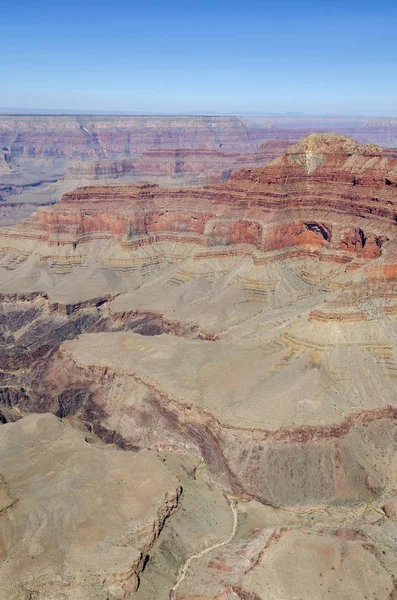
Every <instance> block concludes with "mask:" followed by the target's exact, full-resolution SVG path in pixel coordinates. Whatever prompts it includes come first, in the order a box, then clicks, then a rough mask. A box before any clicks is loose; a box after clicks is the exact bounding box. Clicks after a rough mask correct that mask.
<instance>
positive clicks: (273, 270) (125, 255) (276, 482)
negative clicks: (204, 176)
mask: <svg viewBox="0 0 397 600" xmlns="http://www.w3.org/2000/svg"><path fill="white" fill-rule="evenodd" d="M160 156H162V155H161V153H160ZM396 221H397V161H396V160H394V159H393V158H391V157H390V154H387V155H383V153H382V150H381V149H380V148H379V147H377V146H374V145H367V146H361V145H359V144H357V143H356V142H354V141H353V140H352V139H348V138H344V137H341V136H332V135H324V134H317V135H311V136H309V137H308V138H306V139H304V140H302V141H300V142H299V143H297V144H296V145H294V146H292V147H290V148H289V149H288V150H287V152H286V154H285V155H284V156H282V157H279V158H276V159H275V160H274V161H272V162H271V163H270V164H268V165H267V166H266V167H262V168H248V169H243V170H240V171H237V172H235V173H233V174H232V176H231V178H230V179H229V180H228V181H227V182H223V183H220V184H213V185H207V186H205V187H204V188H201V189H180V190H170V189H168V190H167V189H162V188H160V187H158V186H156V185H153V184H148V183H141V184H139V185H128V186H121V185H114V186H88V187H83V188H80V189H77V190H75V191H74V192H70V193H67V194H65V195H64V197H63V198H62V201H61V202H60V203H58V204H57V205H55V206H53V207H47V208H43V209H40V210H38V211H37V212H36V213H35V214H34V215H33V216H32V217H31V218H30V219H29V220H27V221H25V222H24V223H22V224H20V225H18V226H17V227H14V228H4V229H3V231H2V232H1V233H2V236H1V238H0V248H1V249H2V250H1V270H0V282H1V291H2V297H1V299H2V303H1V312H0V333H1V345H0V352H1V355H0V356H1V362H2V371H1V374H0V377H1V381H2V388H1V390H3V391H2V394H1V395H0V402H1V406H0V410H1V415H0V416H1V420H2V421H3V422H7V421H11V420H16V419H18V418H19V417H20V416H21V415H22V414H26V413H29V412H32V411H35V412H39V413H41V412H51V413H54V414H55V415H57V416H58V417H59V418H62V419H72V420H76V421H79V422H83V423H86V425H87V426H88V427H89V428H90V429H92V430H93V431H94V432H95V434H96V435H98V436H99V437H100V438H102V440H103V441H106V442H110V443H116V444H117V445H118V446H119V447H120V448H123V449H124V450H129V451H137V450H141V449H143V448H150V449H152V450H156V452H160V453H164V454H165V455H167V456H173V457H175V456H176V454H178V453H180V454H181V455H183V456H190V457H192V456H193V457H197V456H199V457H201V459H202V460H203V461H204V462H205V464H206V465H207V467H208V469H209V473H210V475H208V474H207V475H208V477H212V478H215V480H216V481H217V483H216V484H212V489H219V486H221V488H222V486H223V488H222V489H224V490H225V491H226V493H227V499H228V502H229V505H228V506H227V507H226V509H227V510H226V513H227V517H225V519H226V521H225V523H226V525H228V528H226V532H225V533H224V535H223V538H222V537H221V538H220V539H218V538H217V537H216V536H215V538H214V537H213V536H211V535H210V534H208V533H207V534H206V535H203V537H202V538H200V539H199V538H198V537H197V540H198V541H197V545H195V544H196V541H195V542H194V543H193V542H191V541H186V539H187V538H189V540H191V539H192V538H194V539H195V540H196V536H192V534H191V533H190V535H187V534H186V531H185V533H184V535H185V536H186V537H185V538H183V535H182V534H180V533H175V534H174V533H170V532H169V530H168V535H169V536H170V538H169V544H170V547H173V548H175V555H176V554H178V552H179V548H183V550H180V555H181V556H183V560H182V559H180V562H179V563H178V565H179V566H181V565H182V566H183V564H184V561H185V560H186V561H187V562H186V563H185V564H187V567H186V568H189V569H191V573H190V576H189V577H187V578H185V577H184V576H183V573H184V571H183V569H182V570H179V566H178V565H177V566H176V565H175V564H174V563H173V564H171V565H170V564H169V563H168V562H166V564H167V567H166V568H165V567H164V570H165V571H167V573H168V572H169V573H171V574H172V573H173V574H174V575H173V577H174V579H173V581H172V583H171V584H170V585H169V588H166V593H165V595H164V594H163V595H161V594H162V593H163V592H164V590H163V592H162V591H161V586H160V588H156V585H157V584H156V582H158V580H159V579H158V578H159V577H160V575H159V573H158V571H156V567H155V566H153V569H152V570H151V568H150V566H149V567H148V571H147V572H146V571H145V573H147V574H146V575H145V574H144V575H143V578H144V577H147V581H148V582H151V583H150V585H152V586H154V587H153V588H151V589H152V591H151V594H152V595H151V596H150V594H149V593H148V595H146V596H141V598H142V600H143V599H146V600H147V598H150V597H156V598H159V599H160V600H162V599H163V598H164V599H166V598H167V597H170V598H175V595H176V597H177V598H178V599H179V598H186V599H191V598H196V597H198V598H200V599H204V598H206V599H213V600H215V599H217V598H220V597H223V596H225V597H226V598H229V597H230V598H234V597H236V595H237V596H238V597H240V598H243V599H246V598H247V599H249V600H251V598H254V599H255V600H257V599H259V600H264V599H265V598H266V599H267V598H268V597H272V596H271V594H273V592H274V589H275V588H274V581H273V579H272V575H271V573H272V572H273V569H274V568H277V569H281V570H280V573H281V575H280V579H279V584H278V585H279V588H280V590H281V591H282V594H284V596H285V597H289V594H290V593H292V592H291V589H292V588H291V585H292V584H291V581H293V582H295V583H294V585H295V587H297V589H299V594H301V595H302V594H303V595H304V586H303V584H302V582H301V580H300V579H299V577H300V576H299V573H298V572H295V570H293V569H292V571H291V572H290V571H289V570H288V569H285V568H284V567H280V563H279V558H278V553H277V552H278V551H280V552H281V556H282V557H283V560H284V558H285V557H287V556H290V553H291V552H295V553H296V552H297V550H296V548H298V547H299V548H300V553H299V560H298V563H297V564H298V565H299V569H298V570H299V572H301V571H302V570H305V569H308V568H309V567H310V568H312V569H313V574H312V580H313V586H314V587H313V589H314V591H313V593H312V595H311V596H310V597H312V598H313V600H314V599H315V598H317V597H320V595H321V593H322V592H321V588H322V579H321V577H322V576H323V575H324V577H326V579H327V585H328V587H329V589H330V590H331V592H330V594H331V593H332V594H333V595H334V597H341V598H346V599H347V598H350V597H352V598H355V599H356V598H357V600H359V599H360V598H362V597H363V596H364V595H366V596H367V597H371V595H372V596H373V595H374V593H375V591H374V590H375V589H377V590H379V589H381V590H382V594H383V596H382V597H384V598H388V597H389V598H393V597H394V596H393V594H395V586H394V579H393V576H392V574H393V573H394V572H396V563H395V558H394V557H395V550H396V546H395V540H394V541H393V539H392V536H394V535H396V534H397V532H395V531H394V530H395V527H394V523H393V522H391V518H390V517H388V516H387V514H389V515H393V514H394V512H393V510H394V508H393V507H394V506H395V503H396V501H397V500H396V495H395V489H396V486H397V482H396V476H395V473H396V471H395V465H396V464H397V458H396V457H397V454H396V442H395V427H396V423H397V405H396V399H395V376H396V372H397V350H396V339H397V329H396V315H397V243H396V233H395V231H396V230H395V228H396ZM7 427H8V425H7ZM186 477H188V478H190V480H191V481H192V482H194V486H197V488H195V489H196V491H197V489H198V488H199V489H202V488H200V486H201V485H204V481H207V480H205V479H203V480H201V479H200V477H201V476H200V474H199V470H198V469H197V471H196V470H195V471H189V475H186ZM197 493H198V492H197ZM200 493H201V492H200ZM386 501H387V502H386ZM182 502H183V498H182ZM200 502H201V500H200ZM208 502H209V504H206V505H205V508H203V509H202V511H201V512H202V514H203V515H204V517H203V519H204V521H205V519H206V518H207V517H206V516H205V515H207V513H210V512H211V509H208V507H209V506H211V500H208ZM198 505H199V506H200V507H202V505H201V504H198ZM186 506H187V507H190V508H191V507H192V506H196V504H195V501H194V500H193V499H192V498H191V497H190V496H189V495H187V498H186ZM383 506H386V508H385V509H384V510H383V508H382V507H383ZM280 509H283V510H280ZM285 509H286V510H285ZM188 510H189V508H188ZM214 511H216V508H214ZM235 511H237V512H235ZM385 511H387V513H386V512H385ZM237 513H238V519H237V521H235V522H234V525H233V518H235V515H236V514H237ZM182 521H183V517H182V516H180V520H179V521H178V520H177V521H176V522H175V523H176V524H175V527H176V531H177V532H179V530H178V527H179V526H180V524H181V522H182ZM198 521H200V519H199V518H198ZM171 522H172V518H171ZM195 523H196V521H195ZM222 523H223V521H222ZM225 523H223V525H224V524H225ZM223 525H222V527H223ZM226 525H225V526H226ZM194 527H198V525H194ZM233 527H234V529H233ZM193 529H194V528H193ZM222 531H224V530H223V529H222ZM236 532H237V534H236ZM235 534H236V535H235ZM163 539H167V538H163ZM184 540H185V541H184ZM178 544H181V546H179V545H178ZM192 544H193V546H192ZM156 547H157V551H156V550H155V552H157V554H156V556H157V562H156V561H155V565H159V564H162V565H164V564H165V563H164V562H162V561H164V560H165V561H167V560H170V559H169V557H168V558H165V557H164V556H163V555H162V552H163V550H162V548H163V549H164V546H161V544H160V545H159V546H156ZM187 547H189V548H190V552H187V551H186V548H187ZM177 548H178V550H176V549H177ZM207 550H208V556H207V557H206V558H204V557H205V554H206V551H207ZM204 551H205V552H204ZM200 552H204V554H200ZM171 554H172V553H171ZM168 555H169V552H168V554H167V556H168ZM196 555H199V558H198V559H197V561H196V559H195V558H194V557H196ZM173 556H174V555H173ZM178 556H179V555H178ZM189 556H190V557H193V558H192V559H191V560H190V559H189ZM330 556H331V557H332V560H331V559H329V560H328V558H327V557H330ZM342 556H343V560H342V558H341V557H342ZM207 559H208V560H207ZM178 560H179V559H178ZM280 560H281V559H280ZM195 561H196V562H195ZM287 562H288V561H287ZM342 562H343V569H345V575H344V581H345V583H343V584H341V582H340V578H339V577H336V575H335V573H334V571H337V570H338V569H339V568H342V567H340V565H341V564H342ZM294 564H295V563H294ZM313 565H314V566H313ZM297 568H298V567H297ZM362 571H365V572H371V573H372V576H371V578H370V580H365V581H364V583H363V584H362V586H363V587H362V588H361V587H360V585H361V583H360V582H362V580H363V577H362V576H361V572H362ZM178 573H179V574H178ZM314 573H315V574H316V575H314ZM318 573H321V574H322V575H321V576H320V575H319V574H318ZM161 577H165V576H164V572H163V571H162V573H161ZM160 579H161V578H160ZM161 581H163V582H164V580H163V579H161ZM167 581H168V579H167ZM352 581H353V582H354V586H355V587H354V589H353V588H352V587H351V582H352ZM373 582H376V584H375V583H373ZM148 585H149V584H148ZM167 585H168V584H167ZM302 586H303V587H302ZM153 589H156V590H157V591H156V592H153ZM277 589H278V588H277ZM327 589H328V588H327ZM158 590H160V591H158ZM170 590H171V591H170ZM272 590H273V591H272ZM276 591H277V590H276ZM224 592H225V593H224ZM139 593H140V592H139V590H138V598H139ZM142 593H143V592H142ZM277 593H278V592H277ZM280 593H281V592H280ZM170 594H171V595H170ZM172 594H174V596H172ZM225 594H226V595H225ZM275 594H276V592H274V594H273V595H274V597H276V595H275ZM316 594H317V596H316ZM303 595H302V597H303ZM116 597H117V596H116ZM120 597H122V596H121V595H120Z"/></svg>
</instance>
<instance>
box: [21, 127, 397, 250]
mask: <svg viewBox="0 0 397 600" xmlns="http://www.w3.org/2000/svg"><path fill="white" fill-rule="evenodd" d="M352 219H356V220H357V219H360V223H368V227H367V226H365V227H364V226H360V227H359V226H356V225H355V224H354V223H353V222H352ZM363 219H366V221H364V220H363ZM396 221H397V161H396V160H393V159H390V158H387V157H383V156H382V150H381V149H380V148H379V147H376V146H373V145H372V146H359V145H358V144H356V143H355V142H354V141H353V140H351V139H350V138H344V137H341V136H329V135H325V134H324V135H322V134H318V135H314V136H309V137H308V138H306V139H305V140H303V141H301V142H300V143H299V144H297V145H296V146H292V147H290V148H289V149H288V151H287V154H286V155H284V156H283V157H281V158H278V159H276V160H275V161H273V162H272V163H270V164H269V165H268V166H266V167H264V168H258V169H243V170H241V171H238V172H236V173H234V174H233V175H232V178H231V179H230V181H228V182H226V183H223V184H219V185H212V186H211V185H210V186H206V187H204V188H202V189H190V190H186V189H181V190H166V189H161V188H159V187H158V186H156V185H153V184H138V185H132V186H103V187H85V188H80V189H78V190H76V191H75V192H71V193H68V194H65V195H64V197H63V199H62V201H61V202H60V203H59V204H58V205H56V206H54V207H51V208H47V209H43V210H39V211H37V213H35V215H33V216H32V218H31V219H30V220H29V221H27V222H25V223H24V224H22V225H21V226H19V227H18V228H17V229H16V230H13V231H12V232H11V231H10V232H9V233H10V234H11V235H18V236H22V237H24V236H26V237H30V236H32V237H36V238H37V237H39V238H40V239H42V240H46V241H49V242H56V243H74V244H77V243H80V242H83V241H87V240H89V239H90V238H91V237H92V235H95V236H96V237H97V236H101V235H105V236H109V235H110V236H116V237H117V238H119V239H120V241H123V242H124V243H127V242H128V243H134V242H138V243H145V240H146V242H151V241H155V240H157V239H171V240H173V241H178V240H179V241H195V242H196V243H200V244H202V245H204V246H230V245H235V244H249V245H251V246H253V247H255V248H257V249H259V250H261V251H263V252H273V251H278V250H284V249H288V248H294V247H295V248H302V250H304V251H305V252H306V253H307V252H309V254H310V253H313V252H316V253H318V252H320V251H321V252H323V254H324V259H328V260H329V259H331V260H333V257H337V256H338V257H339V258H338V260H346V259H347V260H350V259H351V258H352V257H353V256H359V257H361V258H363V259H370V258H375V257H378V256H379V255H380V254H381V252H382V247H383V244H384V243H385V241H386V240H387V239H388V234H387V233H385V232H384V231H385V230H389V229H390V231H392V229H393V228H394V225H395V222H396ZM349 256H350V259H349Z"/></svg>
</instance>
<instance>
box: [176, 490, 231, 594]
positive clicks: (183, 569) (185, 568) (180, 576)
mask: <svg viewBox="0 0 397 600" xmlns="http://www.w3.org/2000/svg"><path fill="white" fill-rule="evenodd" d="M226 498H227V501H228V503H229V506H230V509H231V511H232V513H233V529H232V531H231V533H230V535H229V536H228V537H227V538H226V540H224V541H223V542H218V543H217V544H213V545H212V546H209V547H208V548H205V549H204V550H202V551H201V552H198V553H197V554H192V555H191V556H189V558H188V559H187V561H186V562H185V564H184V565H183V566H182V567H181V568H180V569H179V573H178V580H177V582H176V584H175V585H174V587H173V588H171V590H170V594H169V600H176V591H177V589H178V587H179V586H180V584H181V583H182V581H183V580H184V579H185V577H186V575H187V574H188V571H189V568H190V565H191V564H192V562H193V561H194V560H197V559H199V558H201V557H202V556H204V555H205V554H208V552H212V550H216V549H217V548H221V547H222V546H226V544H229V543H230V542H231V541H232V539H233V538H234V536H235V534H236V529H237V521H238V511H237V508H236V505H235V502H234V501H233V500H230V499H229V498H228V497H227V496H226Z"/></svg>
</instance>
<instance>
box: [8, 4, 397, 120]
mask: <svg viewBox="0 0 397 600" xmlns="http://www.w3.org/2000/svg"><path fill="white" fill-rule="evenodd" d="M0 40H1V59H0V106H2V107H15V108H33V109H34V108H49V109H62V108H67V109H72V110H78V109H85V110H90V109H95V110H103V111H112V110H114V111H128V112H131V111H132V112H133V111H139V112H142V111H143V112H144V111H147V112H148V113H152V112H159V113H167V112H169V113H180V112H197V113H200V112H214V113H216V112H220V113H240V112H276V113H284V112H289V111H302V112H305V113H308V114H325V113H332V114H353V115H360V114H361V115H390V116H392V115H393V116H397V1H394V2H391V1H389V0H385V1H383V0H379V1H378V2H374V1H373V0H372V1H371V2H367V1H366V0H361V1H358V0H351V1H349V0H345V1H344V2H342V1H340V0H334V1H333V2H327V1H325V2H322V1H321V0H319V1H318V2H314V1H309V0H301V1H292V0H289V1H288V0H286V1H280V2H266V0H263V1H258V0H246V1H245V2H244V1H239V2H235V1H233V0H230V1H229V2H226V1H224V0H220V1H217V0H213V1H212V2H210V1H207V0H202V1H200V0H196V1H195V2H191V1H188V0H170V1H169V2H167V1H160V0H146V1H145V2H138V1H136V0H113V1H111V0H106V2H105V1H103V0H97V1H96V2H94V1H93V0H85V1H84V0H80V1H77V0H70V1H68V2H66V1H65V0H53V1H52V2H50V1H49V0H15V1H10V0H0Z"/></svg>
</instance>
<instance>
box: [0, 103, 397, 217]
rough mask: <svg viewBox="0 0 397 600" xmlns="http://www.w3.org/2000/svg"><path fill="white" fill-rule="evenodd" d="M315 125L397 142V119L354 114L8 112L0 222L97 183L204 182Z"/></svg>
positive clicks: (278, 152) (0, 120)
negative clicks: (212, 114)
mask: <svg viewBox="0 0 397 600" xmlns="http://www.w3.org/2000/svg"><path fill="white" fill-rule="evenodd" d="M315 131H328V132H334V133H337V134H343V135H349V136H352V137H354V139H355V140H356V141H358V142H360V143H364V144H367V143H377V144H379V145H381V146H383V147H387V148H390V150H389V151H390V152H391V153H393V152H395V151H394V150H393V148H396V146H397V121H396V120H393V119H369V118H358V117H356V118H353V117H275V116H268V117H232V116H230V117H222V116H213V117H210V116H201V117H200V116H185V117H184V116H179V117H178V116H168V117H167V116H158V117H156V116H147V117H144V116H119V117H116V116H84V115H80V116H44V115H43V116H37V115H36V116H34V115H32V116H23V115H19V116H15V115H14V116H13V115H0V219H1V224H2V225H13V224H15V223H17V222H18V221H20V220H22V219H25V218H27V217H28V216H29V215H30V214H32V213H33V212H34V211H35V210H36V209H37V208H38V207H40V206H42V205H46V204H49V205H51V204H53V203H55V202H58V201H59V200H60V199H61V197H62V195H63V194H64V193H66V192H68V191H72V190H74V189H76V187H79V186H80V187H81V186H84V185H89V184H90V183H92V182H95V183H98V184H101V185H102V184H106V183H109V182H113V181H115V180H117V182H119V183H135V182H137V181H142V180H149V181H151V182H152V183H158V184H161V186H163V187H176V188H180V187H192V186H194V187H202V186H203V185H206V184H211V183H217V182H222V181H224V180H227V179H228V178H229V177H230V175H231V173H232V172H234V171H236V170H239V169H241V168H243V167H244V166H251V167H260V166H264V165H266V164H267V163H269V162H270V161H271V160H273V159H274V158H276V157H278V156H282V155H283V154H284V152H285V150H286V148H287V146H288V143H292V142H297V141H298V140H299V139H301V138H302V137H304V136H307V135H308V134H310V133H312V132H315Z"/></svg>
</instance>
